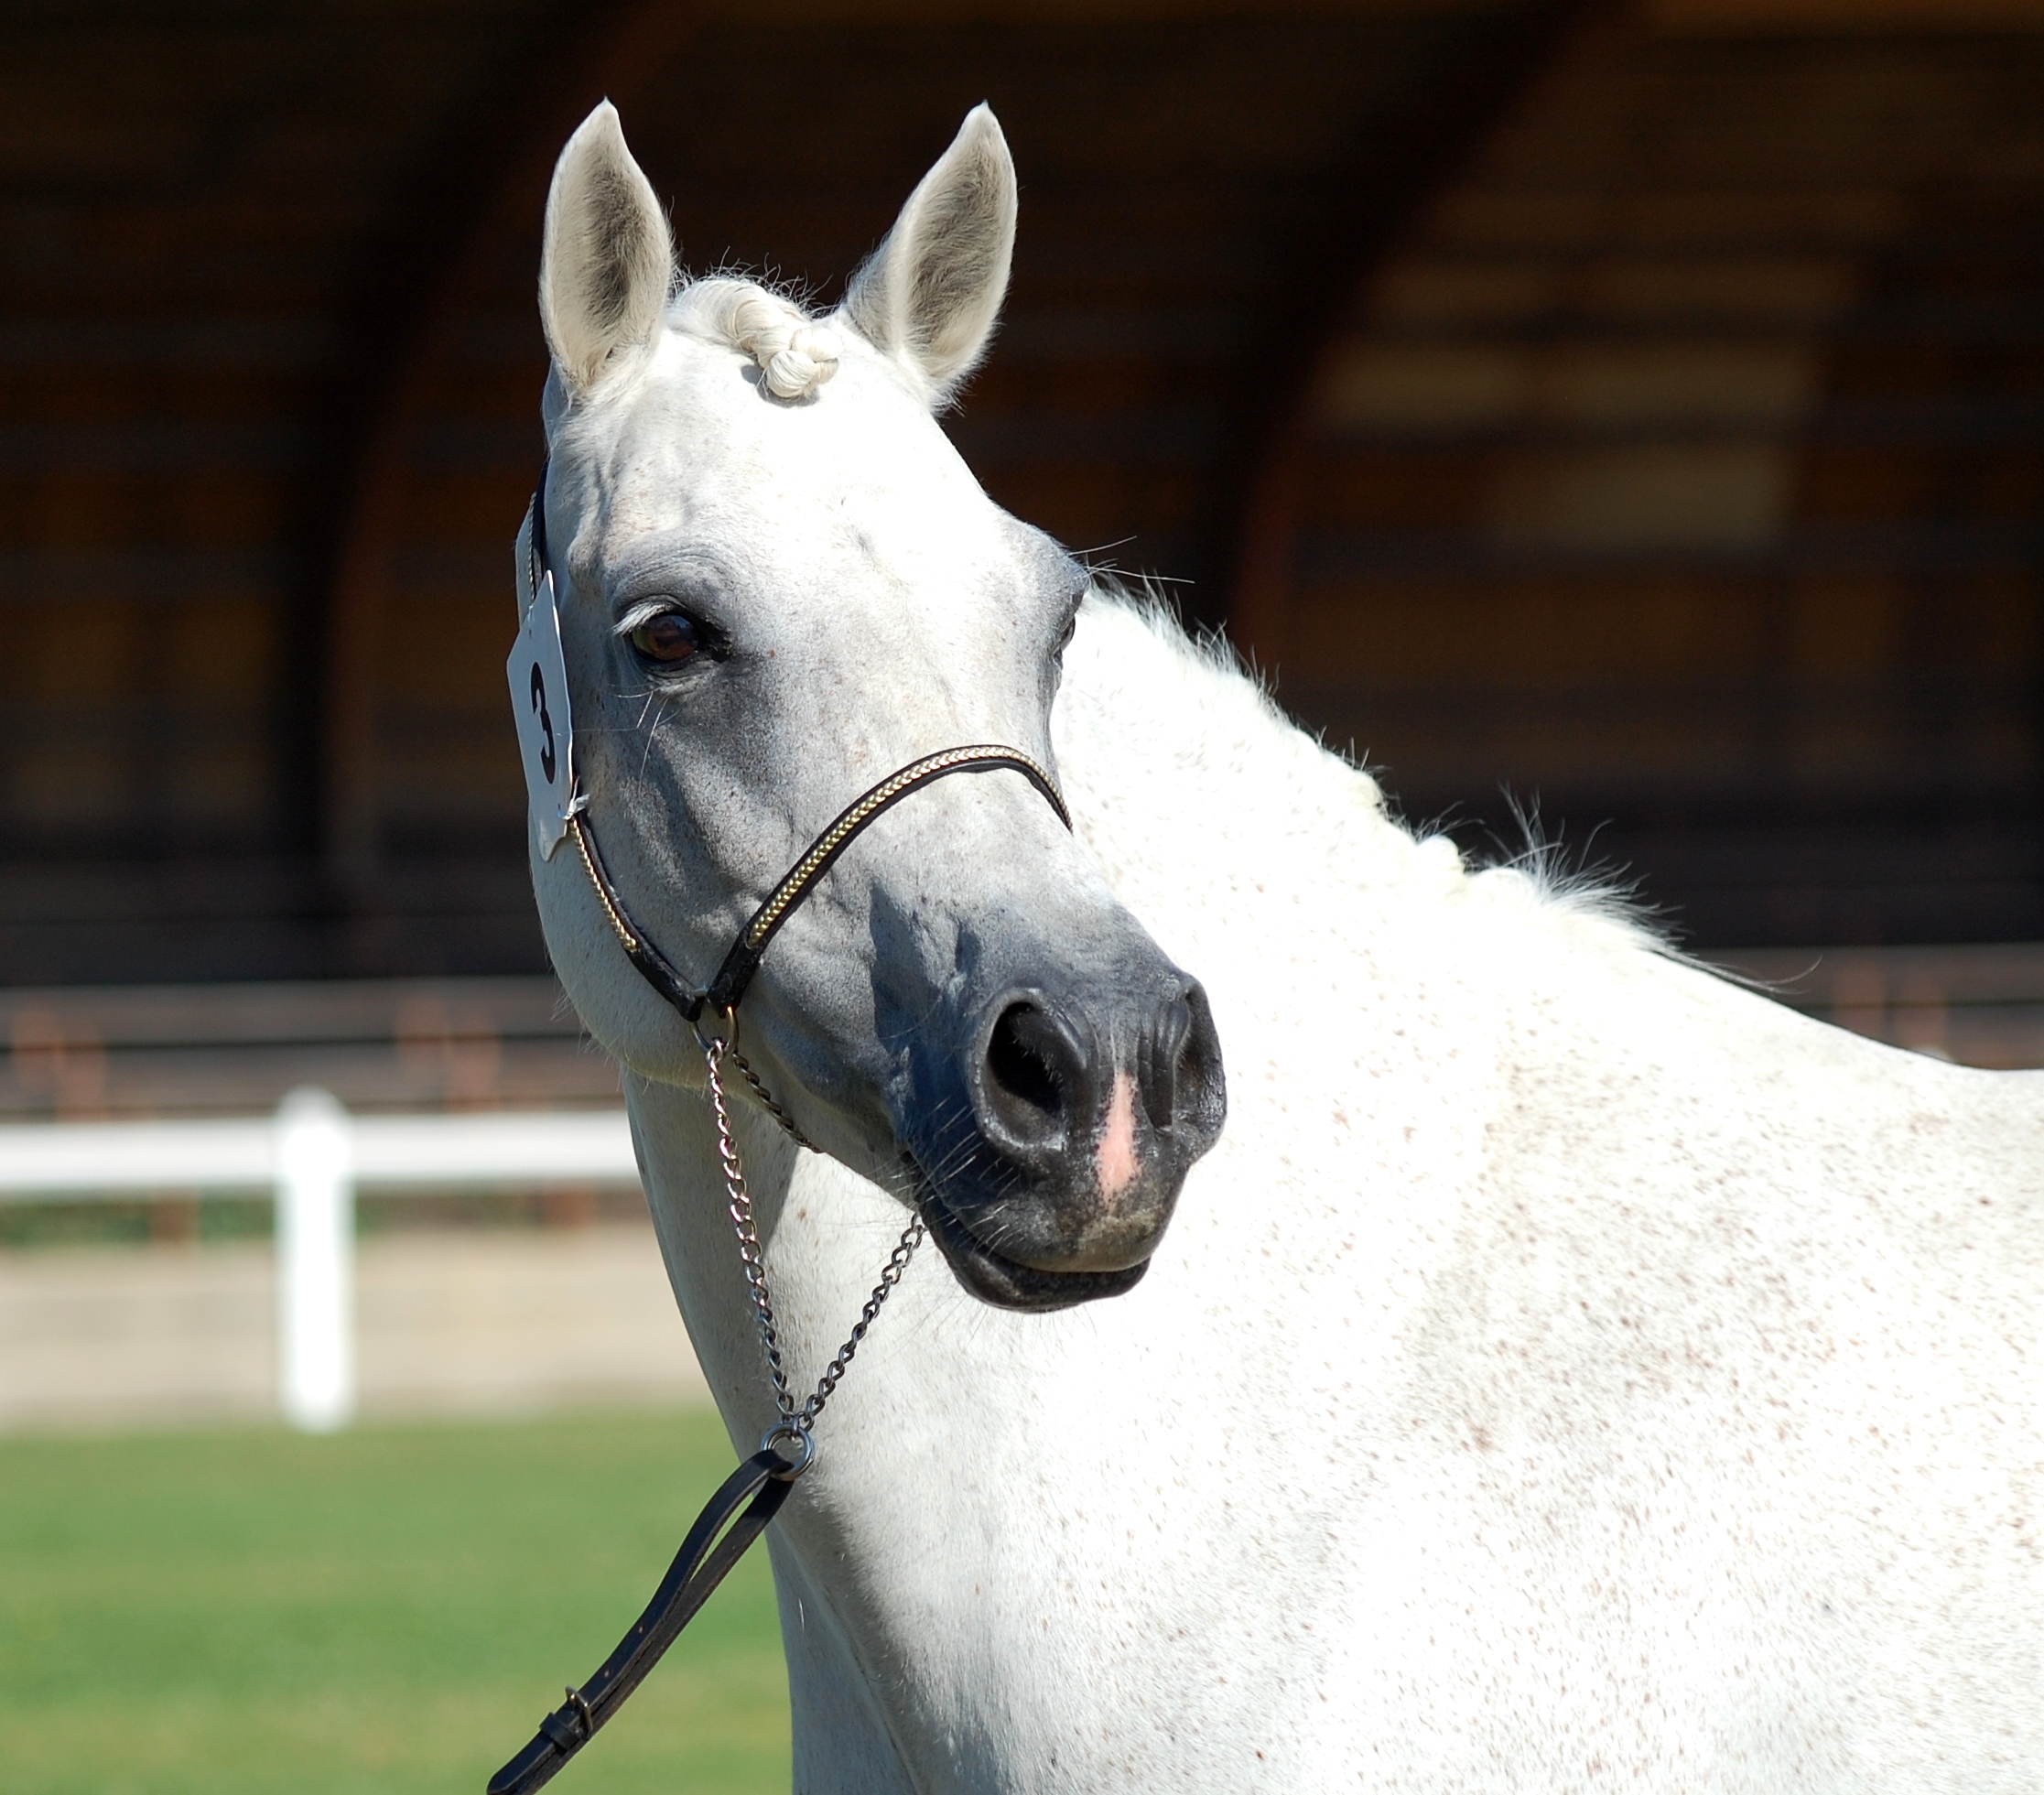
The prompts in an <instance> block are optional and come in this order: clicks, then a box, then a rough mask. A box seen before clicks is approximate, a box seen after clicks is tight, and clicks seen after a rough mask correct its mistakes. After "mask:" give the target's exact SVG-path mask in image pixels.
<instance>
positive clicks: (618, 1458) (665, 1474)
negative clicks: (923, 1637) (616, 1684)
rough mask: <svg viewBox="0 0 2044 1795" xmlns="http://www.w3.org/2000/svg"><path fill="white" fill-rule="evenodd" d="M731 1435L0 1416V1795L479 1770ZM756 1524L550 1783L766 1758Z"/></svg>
mask: <svg viewBox="0 0 2044 1795" xmlns="http://www.w3.org/2000/svg"><path fill="white" fill-rule="evenodd" d="M732 1463H733V1460H732V1455H731V1452H730V1446H729V1444H727V1443H726V1441H725V1438H724V1433H723V1429H722V1427H721V1426H720V1425H719V1422H718V1421H717V1419H716V1417H715V1416H714V1415H708V1414H687V1415H674V1414H667V1415H657V1416H645V1415H633V1416H603V1417H600V1418H596V1419H582V1420H575V1421H549V1422H526V1423H516V1424H494V1425H492V1424H481V1423H478V1424H470V1425H440V1426H416V1427H404V1428H398V1427H385V1428H363V1429H360V1430H358V1431H355V1432H352V1433H344V1434H341V1435H337V1436H335V1437H333V1438H330V1439H311V1438H306V1437H302V1436H298V1435H294V1434H287V1433H275V1432H266V1431H265V1432H255V1431H248V1432H238V1433H234V1432H222V1433H189V1434H178V1435H170V1436H162V1437H143V1438H132V1437H131V1438H121V1439H95V1440H70V1439H16V1440H7V1441H0V1737H4V1738H5V1741H6V1743H5V1746H4V1747H0V1764H4V1766H5V1768H4V1770H0V1784H4V1785H5V1788H6V1790H8V1791H9V1795H74V1792H75V1795H142V1791H147V1792H148V1795H158V1791H164V1792H166V1795H168V1792H169V1791H182V1790H193V1791H198V1790H205V1791H206V1792H207V1795H239V1792H240V1791H243V1790H248V1791H254V1790H262V1791H265V1795H271V1792H272V1791H288V1795H324V1791H342V1790H348V1791H353V1790H362V1791H368V1790H375V1791H378V1795H403V1791H407V1790H453V1791H459V1792H460V1795H481V1790H482V1786H483V1783H484V1781H485V1780H486V1779H487V1778H488V1777H489V1775H490V1774H491V1772H492V1771H493V1770H494V1769H495V1768H497V1766H498V1765H499V1764H500V1763H502V1762H503V1760H504V1759H505V1758H507V1757H510V1756H511V1754H512V1752H513V1751H514V1749H516V1748H517V1747H518V1746H522V1745H523V1744H524V1743H525V1740H526V1739H527V1738H529V1737H530V1736H531V1735H532V1731H533V1728H534V1726H535V1725H536V1723H537V1722H538V1719H539V1716H540V1714H542V1713H543V1712H544V1711H545V1710H546V1708H548V1707H550V1706H552V1705H553V1704H554V1703H557V1702H558V1701H559V1700H560V1694H561V1686H562V1684H563V1683H565V1682H567V1681H569V1680H570V1679H572V1680H574V1681H578V1682H579V1681H581V1680H582V1679H583V1678H584V1677H586V1676H588V1675H589V1672H590V1671H593V1670H594V1669H595V1668H596V1666H597V1665H598V1663H599V1662H600V1661H601V1660H602V1658H603V1656H604V1654H605V1653H607V1652H608V1651H609V1650H610V1649H611V1645H612V1644H613V1643H614V1642H615V1641H616V1639H617V1637H618V1635H619V1634H621V1633H622V1631H623V1630H624V1628H625V1627H626V1626H627V1625H629V1623H630V1622H631V1621H632V1619H633V1617H635V1616H636V1615H637V1613H638V1611H639V1609H640V1607H641V1606H643V1604H644V1602H645V1600H646V1598H647V1596H649V1595H651V1594H652V1593H653V1587H654V1584H655V1583H656V1582H657V1581H658V1579H659V1576H660V1574H661V1573H662V1572H663V1571H664V1570H665V1568H666V1563H667V1561H668V1559H669V1558H670V1557H671V1556H672V1555H673V1552H674V1550H675V1548H676V1546H677V1545H678V1544H679V1543H680V1541H681V1535H682V1533H683V1531H684V1530H685V1529H686V1528H687V1524H688V1522H689V1521H690V1520H692V1519H694V1518H695V1514H696V1511H697V1509H698V1507H699V1506H700V1505H701V1503H702V1502H703V1501H704V1500H705V1499H706V1498H708V1495H709V1493H710V1491H711V1490H712V1489H714V1488H715V1487H716V1486H717V1484H718V1483H719V1480H720V1479H721V1478H722V1477H723V1476H724V1475H725V1474H726V1472H727V1471H729V1470H730V1466H731V1465H732ZM788 1781H789V1768H788V1720H787V1687H786V1678H785V1675H784V1671H783V1669H782V1662H781V1645H780V1632H779V1628H778V1626H777V1624H776V1621H775V1617H774V1612H773V1584H772V1580H771V1578H770V1576H769V1574H768V1571H767V1563H766V1554H765V1552H764V1550H763V1548H755V1550H754V1551H753V1552H752V1555H751V1556H750V1557H749V1558H748V1559H747V1560H746V1562H745V1563H743V1564H741V1566H740V1567H739V1569H738V1571H737V1572H736V1573H734V1574H733V1575H732V1577H731V1578H730V1581H729V1582H728V1583H727V1584H725V1585H724V1586H723V1588H722V1589H720V1590H719V1592H718V1593H717V1595H715V1596H713V1597H712V1598H711V1600H710V1603H709V1606H708V1607H707V1608H706V1609H705V1610H704V1611H703V1613H702V1614H701V1615H700V1616H698V1618H697V1619H696V1621H695V1623H694V1624H693V1625H692V1626H691V1627H689V1629H688V1631H687V1632H686V1633H685V1634H683V1636H682V1638H681V1639H680V1641H679V1642H678V1643H677V1644H676V1646H675V1648H674V1649H673V1650H672V1651H670V1652H669V1653H668V1654H667V1657H666V1659H665V1660H664V1661H663V1662H662V1663H661V1665H660V1667H659V1668H658V1669H657V1670H655V1671H654V1673H653V1675H652V1676H651V1677H650V1678H649V1679H648V1680H647V1681H646V1682H645V1684H644V1685H643V1687H642V1688H641V1689H640V1691H639V1692H638V1693H637V1695H635V1696H634V1697H633V1700H632V1701H631V1703H629V1704H628V1705H627V1706H626V1707H625V1708H624V1709H623V1710H622V1712H621V1713H620V1714H619V1715H618V1717H617V1718H616V1719H615V1720H613V1721H612V1722H611V1724H610V1725H608V1726H606V1727H605V1728H604V1730H603V1733H602V1736H600V1738H598V1739H597V1740H596V1741H595V1743H594V1744H592V1745H590V1746H589V1747H588V1748H587V1749H586V1750H585V1751H584V1752H583V1753H582V1755H581V1756H580V1757H578V1758H577V1759H576V1761H575V1762H574V1764H572V1765H571V1766H570V1767H569V1768H568V1769H567V1770H565V1771H564V1772H563V1773H562V1774H561V1776H560V1778H559V1779H558V1780H557V1782H556V1783H555V1784H554V1785H553V1786H554V1787H555V1788H556V1789H558V1790H561V1791H562V1795H626V1791H634V1790H654V1789H658V1790H662V1791H665V1795H675V1792H676V1791H687V1790H700V1791H711V1790H714V1791H719V1795H724V1792H725V1791H730V1795H739V1791H752V1790H776V1791H784V1790H786V1789H787V1787H788Z"/></svg>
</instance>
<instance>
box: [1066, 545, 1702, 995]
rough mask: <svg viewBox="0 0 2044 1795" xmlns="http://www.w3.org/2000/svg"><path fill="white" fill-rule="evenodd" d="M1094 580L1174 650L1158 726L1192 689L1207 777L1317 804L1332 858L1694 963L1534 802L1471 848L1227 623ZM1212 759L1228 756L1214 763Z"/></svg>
mask: <svg viewBox="0 0 2044 1795" xmlns="http://www.w3.org/2000/svg"><path fill="white" fill-rule="evenodd" d="M1093 585H1094V590H1095V594H1096V599H1097V600H1098V601H1099V602H1101V603H1102V604H1103V605H1104V606H1105V607H1109V608H1111V609H1113V610H1116V611H1121V612H1123V613H1125V615H1126V616H1128V617H1129V618H1130V619H1131V620H1133V621H1136V622H1139V623H1140V624H1141V627H1142V628H1143V629H1144V630H1145V631H1146V632H1147V633H1148V634H1149V635H1150V636H1151V637H1152V638H1153V639H1154V640H1155V641H1156V642H1157V643H1159V644H1160V645H1161V646H1162V647H1163V648H1164V649H1165V650H1167V651H1168V655H1169V658H1170V660H1171V662H1172V663H1173V664H1174V665H1175V667H1176V669H1177V671H1178V674H1179V676H1180V677H1181V678H1182V679H1183V681H1184V687H1185V688H1186V689H1184V690H1182V691H1179V692H1175V693H1173V694H1169V695H1162V694H1160V695H1158V696H1159V697H1160V699H1161V703H1159V705H1158V706H1157V708H1156V709H1155V710H1154V712H1153V713H1152V714H1153V716H1154V719H1155V723H1154V725H1153V727H1154V728H1155V729H1156V730H1158V731H1159V732H1163V731H1164V727H1165V719H1166V718H1167V717H1169V716H1171V715H1173V714H1174V713H1175V714H1177V715H1180V716H1183V715H1184V714H1186V710H1187V707H1188V701H1189V705H1190V707H1191V708H1195V709H1196V712H1197V714H1198V715H1199V716H1200V719H1201V724H1202V733H1203V734H1204V735H1205V737H1206V741H1205V742H1204V743H1203V749H1204V751H1205V752H1204V753H1203V756H1202V758H1203V760H1205V761H1206V762H1207V764H1206V766H1205V767H1203V769H1202V772H1201V775H1200V776H1201V778H1202V780H1203V781H1207V780H1212V779H1214V778H1215V777H1216V776H1217V775H1218V776H1219V777H1220V778H1222V779H1224V780H1225V779H1227V777H1228V776H1229V775H1230V774H1235V775H1238V777H1239V779H1240V782H1241V783H1240V786H1239V789H1238V796H1239V800H1240V801H1241V802H1242V803H1244V804H1246V805H1251V806H1268V805H1269V795H1270V792H1271V790H1272V789H1287V790H1290V791H1292V793H1294V794H1295V795H1296V798H1297V802H1298V804H1299V806H1311V809H1312V814H1313V815H1314V835H1315V836H1316V837H1317V838H1318V839H1317V840H1316V841H1315V843H1314V849H1324V850H1325V854H1326V855H1327V856H1328V857H1329V858H1331V859H1332V860H1336V861H1337V862H1345V863H1347V864H1350V865H1355V866H1357V867H1358V868H1359V867H1360V866H1361V865H1362V864H1364V863H1366V862H1367V863H1369V864H1372V865H1375V866H1378V867H1380V868H1388V867H1390V866H1394V865H1395V866H1399V867H1402V868H1403V869H1404V870H1405V871H1406V872H1407V873H1408V875H1409V876H1411V877H1413V878H1415V879H1418V880H1420V881H1423V882H1424V883H1426V884H1427V885H1430V886H1438V887H1439V889H1440V890H1441V891H1442V892H1443V894H1444V895H1449V894H1453V893H1455V892H1480V893H1481V894H1482V895H1483V896H1484V897H1485V898H1486V899H1487V901H1489V902H1491V903H1498V904H1502V905H1503V906H1504V907H1506V908H1507V909H1511V910H1522V911H1525V912H1528V913H1531V914H1543V915H1545V916H1547V917H1550V918H1552V920H1553V921H1555V922H1557V923H1560V924H1563V925H1564V926H1571V925H1582V926H1587V927H1588V928H1589V929H1590V930H1591V931H1592V932H1593V933H1597V932H1606V931H1607V932H1609V934H1610V935H1615V936H1617V937H1618V938H1619V939H1620V940H1622V941H1623V942H1624V943H1626V944H1627V945H1629V946H1637V947H1642V948H1645V949H1646V950H1647V951H1649V952H1650V953H1653V954H1656V955H1659V956H1661V957H1667V958H1671V959H1675V960H1680V961H1682V962H1683V963H1685V964H1687V963H1690V959H1689V957H1688V956H1687V955H1685V954H1683V953H1682V951H1681V949H1680V948H1679V947H1677V946H1675V944H1674V942H1673V941H1672V939H1671V935H1670V931H1669V929H1668V926H1667V925H1666V923H1665V921H1664V920H1663V919H1662V918H1660V916H1658V915H1657V914H1655V913H1654V911H1653V910H1652V908H1651V907H1650V905H1649V904H1648V903H1647V902H1646V901H1645V900H1644V899H1643V898H1642V897H1641V895H1640V892H1639V887H1638V881H1637V880H1635V879H1633V878H1630V877H1629V876H1628V875H1627V874H1626V872H1625V871H1624V870H1623V869H1620V868H1617V867H1613V866H1610V865H1600V864H1596V863H1592V862H1585V861H1584V860H1582V859H1581V858H1580V857H1579V856H1578V855H1577V854H1576V853H1575V852H1574V851H1573V850H1572V849H1569V848H1568V847H1566V846H1565V845H1564V844H1563V842H1561V841H1560V840H1558V839H1556V838H1553V837H1552V836H1550V835H1548V834H1546V833H1544V832H1543V830H1542V828H1541V818H1540V813H1539V810H1538V808H1537V807H1535V806H1528V805H1521V804H1519V803H1518V802H1517V801H1516V800H1514V801H1513V802H1512V814H1513V817H1514V820H1515V822H1516V824H1517V827H1518V831H1519V835H1520V837H1521V838H1522V840H1521V841H1519V843H1517V844H1515V845H1513V846H1510V847H1509V848H1508V847H1501V848H1500V850H1499V852H1498V854H1497V855H1496V856H1495V857H1485V858H1472V857H1471V856H1469V855H1467V854H1465V852H1464V851H1463V850H1462V849H1460V848H1459V847H1458V846H1457V845H1456V844H1455V842H1454V841H1453V840H1452V839H1451V838H1449V837H1448V835H1447V834H1446V833H1445V831H1444V829H1442V828H1440V827H1429V826H1426V825H1423V824H1415V823H1413V822H1411V821H1410V820H1409V819H1407V818H1405V817H1403V816H1401V815H1400V814H1399V813H1398V811H1397V809H1396V807H1395V806H1393V805H1392V804H1391V803H1390V802H1389V801H1388V800H1387V798H1386V796H1385V793H1384V790H1383V787H1382V785H1381V784H1379V781H1378V779H1377V778H1376V777H1375V776H1374V775H1373V774H1372V773H1371V772H1370V770H1369V769H1368V766H1366V765H1364V764H1363V763H1362V762H1359V761H1357V759H1356V758H1355V757H1354V755H1353V754H1351V753H1347V752H1343V751H1342V750H1340V749H1337V748H1334V747H1331V746H1330V745H1329V744H1328V743H1327V741H1325V738H1324V737H1321V736H1316V735H1313V734H1310V733H1309V732H1307V731H1305V730H1302V729H1301V728H1300V727H1299V725H1298V723H1297V722H1296V721H1295V720H1294V719H1292V718H1291V717H1289V716H1288V715H1286V713H1285V711H1284V709H1283V707H1282V705H1281V704H1280V703H1279V701H1278V698H1277V697H1276V694H1275V692H1274V689H1273V687H1272V682H1271V678H1270V676H1269V675H1268V674H1267V673H1265V672H1264V671H1263V670H1262V669H1260V668H1259V667H1257V666H1256V665H1254V664H1253V663H1252V662H1250V661H1249V659H1248V658H1247V657H1246V656H1245V655H1244V654H1242V653H1241V651H1240V650H1239V649H1238V648H1237V647H1236V645H1235V644H1234V643H1231V642H1229V641H1228V640H1227V636H1226V635H1225V633H1221V632H1219V631H1201V632H1198V633H1190V632H1188V631H1187V630H1186V628H1185V626H1184V622H1183V621H1182V619H1181V618H1180V616H1179V613H1178V610H1177V608H1176V606H1175V605H1173V602H1172V601H1171V599H1170V597H1169V595H1168V594H1167V593H1166V592H1165V591H1164V589H1163V588H1162V587H1161V586H1160V585H1159V584H1158V583H1157V582H1156V581H1154V580H1146V579H1140V578H1138V579H1130V578H1129V577H1128V576H1125V575H1121V574H1119V573H1109V572H1102V571H1096V572H1095V573H1094V575H1093ZM1127 696H1128V697H1132V696H1133V695H1132V694H1130V695H1127ZM1215 761H1221V762H1228V763H1232V764H1228V765H1226V766H1217V765H1215V764H1213V762H1215ZM1273 770H1275V775H1273Z"/></svg>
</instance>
